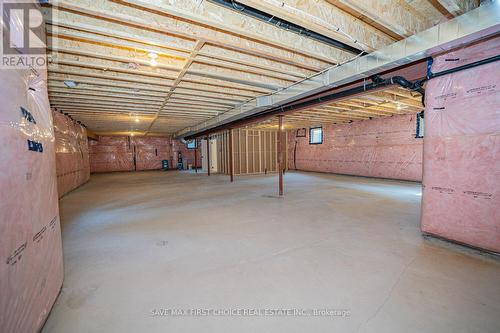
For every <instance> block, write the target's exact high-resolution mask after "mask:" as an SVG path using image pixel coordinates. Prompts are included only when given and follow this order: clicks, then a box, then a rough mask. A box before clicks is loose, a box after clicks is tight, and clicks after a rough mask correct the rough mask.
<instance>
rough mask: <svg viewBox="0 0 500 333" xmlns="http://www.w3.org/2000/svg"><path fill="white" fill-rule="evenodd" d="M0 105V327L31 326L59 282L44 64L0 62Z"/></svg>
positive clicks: (23, 331) (27, 332) (36, 325)
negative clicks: (0, 66)
mask: <svg viewBox="0 0 500 333" xmlns="http://www.w3.org/2000/svg"><path fill="white" fill-rule="evenodd" d="M4 28H5V26H4ZM0 105H1V108H0V147H1V148H0V149H1V154H0V189H1V190H0V258H1V261H0V293H1V295H0V332H2V333H33V332H37V331H38V330H39V329H40V328H41V326H42V325H43V323H44V321H45V319H46V318H47V316H48V314H49V312H50V309H51V308H52V305H53V304H54V301H55V299H56V297H57V295H58V293H59V290H60V288H61V286H62V282H63V259H62V244H61V230H60V225H59V207H58V198H57V180H56V161H55V148H54V130H53V125H52V114H51V111H50V105H49V101H48V94H47V72H46V69H44V68H37V69H33V70H30V69H2V70H1V71H0ZM30 148H31V149H30Z"/></svg>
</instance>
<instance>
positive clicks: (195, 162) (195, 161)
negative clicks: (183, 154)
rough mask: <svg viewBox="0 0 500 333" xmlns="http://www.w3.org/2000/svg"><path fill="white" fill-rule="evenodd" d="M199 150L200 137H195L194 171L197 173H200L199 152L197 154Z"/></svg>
mask: <svg viewBox="0 0 500 333" xmlns="http://www.w3.org/2000/svg"><path fill="white" fill-rule="evenodd" d="M197 150H198V139H196V138H195V139H194V163H193V165H194V172H195V173H198V154H197Z"/></svg>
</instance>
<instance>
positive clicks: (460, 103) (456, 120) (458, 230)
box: [422, 38, 500, 252]
mask: <svg viewBox="0 0 500 333" xmlns="http://www.w3.org/2000/svg"><path fill="white" fill-rule="evenodd" d="M498 54H500V39H499V38H497V39H493V40H489V41H484V42H482V43H480V44H476V45H472V46H469V47H467V48H465V49H461V50H458V51H455V52H451V53H448V54H444V55H441V56H439V57H437V58H436V59H434V63H433V65H432V71H433V72H439V71H442V70H446V69H450V68H453V67H457V66H461V65H464V64H467V63H472V62H476V61H479V60H481V59H485V58H488V57H491V56H494V55H498ZM499 81H500V62H494V63H490V64H487V65H482V66H479V67H475V68H471V69H467V70H463V71H460V72H456V73H453V74H449V75H446V76H442V77H438V78H435V79H433V80H431V81H429V82H428V83H427V86H426V108H425V139H424V140H425V141H424V175H423V198H422V231H423V232H426V233H429V234H433V235H437V236H440V237H443V238H447V239H451V240H454V241H457V242H460V243H465V244H468V245H471V246H474V247H479V248H483V249H487V250H491V251H495V252H500V209H499V207H500V198H499V188H500V163H499V156H500V154H499V153H500V136H499V133H500V113H499V110H500V82H499Z"/></svg>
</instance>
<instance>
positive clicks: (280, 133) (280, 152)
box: [277, 116, 283, 196]
mask: <svg viewBox="0 0 500 333" xmlns="http://www.w3.org/2000/svg"><path fill="white" fill-rule="evenodd" d="M278 120H279V121H278V142H277V144H278V149H277V150H278V173H279V195H280V196H282V195H283V116H278Z"/></svg>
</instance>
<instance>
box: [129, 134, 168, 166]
mask: <svg viewBox="0 0 500 333" xmlns="http://www.w3.org/2000/svg"><path fill="white" fill-rule="evenodd" d="M132 142H133V144H134V146H135V160H136V170H158V169H161V167H162V161H163V160H168V161H169V164H170V163H171V162H170V156H171V139H170V138H167V137H133V138H132Z"/></svg>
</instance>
